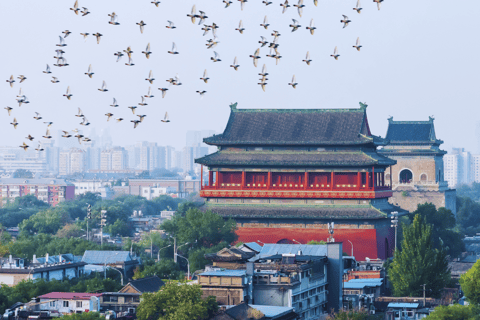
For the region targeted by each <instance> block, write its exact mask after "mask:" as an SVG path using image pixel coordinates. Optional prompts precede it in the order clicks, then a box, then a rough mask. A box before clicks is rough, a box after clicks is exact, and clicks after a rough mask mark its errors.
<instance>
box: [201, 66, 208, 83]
mask: <svg viewBox="0 0 480 320" xmlns="http://www.w3.org/2000/svg"><path fill="white" fill-rule="evenodd" d="M209 79H210V78H209V77H208V75H207V69H205V71H204V72H203V77H201V78H200V80H203V82H205V83H208V80H209Z"/></svg>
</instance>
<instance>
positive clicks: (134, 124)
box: [130, 120, 140, 129]
mask: <svg viewBox="0 0 480 320" xmlns="http://www.w3.org/2000/svg"><path fill="white" fill-rule="evenodd" d="M130 122H133V129H135V128H136V127H137V125H138V124H139V123H140V120H130Z"/></svg>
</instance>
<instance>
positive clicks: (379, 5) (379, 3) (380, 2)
mask: <svg viewBox="0 0 480 320" xmlns="http://www.w3.org/2000/svg"><path fill="white" fill-rule="evenodd" d="M373 2H376V3H377V8H378V10H380V7H381V6H382V2H383V0H373Z"/></svg>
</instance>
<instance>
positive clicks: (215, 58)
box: [210, 51, 222, 62]
mask: <svg viewBox="0 0 480 320" xmlns="http://www.w3.org/2000/svg"><path fill="white" fill-rule="evenodd" d="M213 54H214V55H215V57H210V59H211V60H212V61H213V62H219V61H222V60H221V59H220V55H219V54H218V53H217V52H215V51H213Z"/></svg>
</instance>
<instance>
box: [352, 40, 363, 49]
mask: <svg viewBox="0 0 480 320" xmlns="http://www.w3.org/2000/svg"><path fill="white" fill-rule="evenodd" d="M353 47H354V48H355V49H357V50H358V51H360V48H361V47H362V46H361V45H360V37H358V38H357V42H356V44H355V45H354V46H353Z"/></svg>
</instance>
